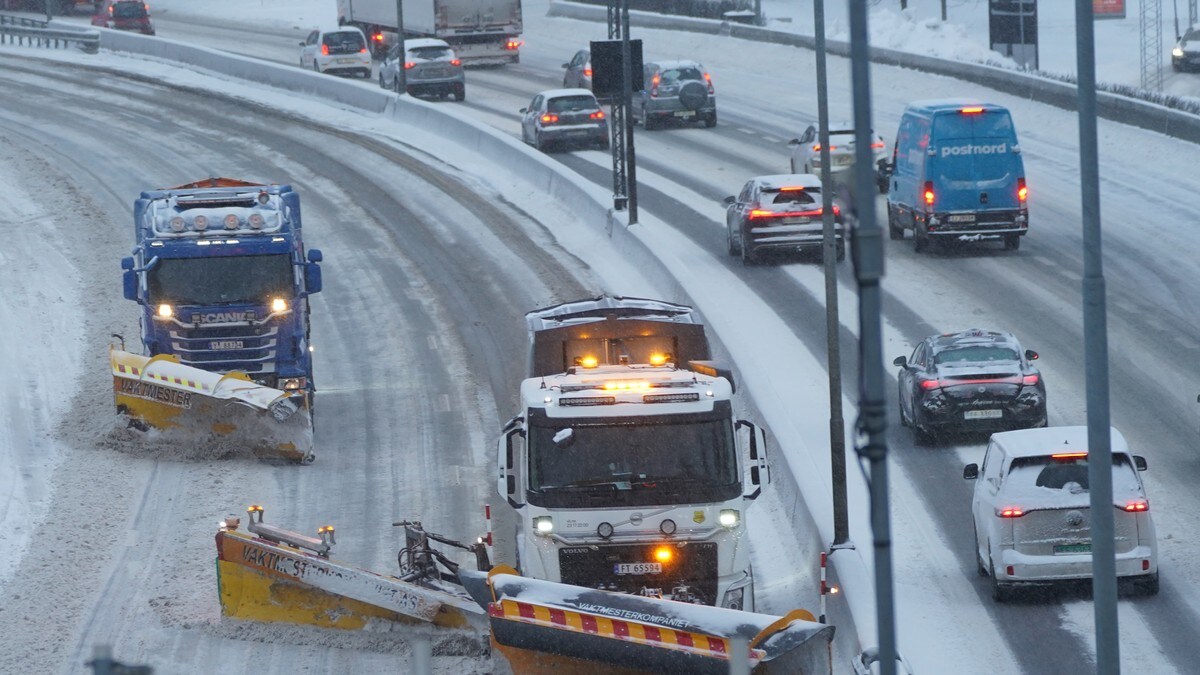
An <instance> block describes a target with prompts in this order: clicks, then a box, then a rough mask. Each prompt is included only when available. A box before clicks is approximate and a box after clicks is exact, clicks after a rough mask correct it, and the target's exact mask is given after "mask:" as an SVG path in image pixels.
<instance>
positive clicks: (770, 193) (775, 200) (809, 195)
mask: <svg viewBox="0 0 1200 675" xmlns="http://www.w3.org/2000/svg"><path fill="white" fill-rule="evenodd" d="M762 194H763V201H764V202H766V203H768V204H816V203H817V196H819V195H820V194H821V190H820V189H818V188H804V189H803V190H763V193H762Z"/></svg>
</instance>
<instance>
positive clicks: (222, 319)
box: [192, 311, 254, 323]
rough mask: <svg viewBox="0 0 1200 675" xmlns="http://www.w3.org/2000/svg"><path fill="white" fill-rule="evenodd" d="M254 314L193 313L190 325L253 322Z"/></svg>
mask: <svg viewBox="0 0 1200 675" xmlns="http://www.w3.org/2000/svg"><path fill="white" fill-rule="evenodd" d="M253 320H254V312H249V311H247V312H206V313H203V314H202V313H200V312H193V313H192V323H236V322H240V321H253Z"/></svg>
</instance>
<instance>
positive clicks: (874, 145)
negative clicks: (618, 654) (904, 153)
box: [871, 141, 884, 150]
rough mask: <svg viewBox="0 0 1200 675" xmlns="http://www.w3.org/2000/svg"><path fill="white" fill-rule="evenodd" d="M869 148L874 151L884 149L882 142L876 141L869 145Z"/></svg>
mask: <svg viewBox="0 0 1200 675" xmlns="http://www.w3.org/2000/svg"><path fill="white" fill-rule="evenodd" d="M871 147H872V148H874V149H876V150H882V149H883V148H884V145H883V141H876V142H874V143H872V144H871Z"/></svg>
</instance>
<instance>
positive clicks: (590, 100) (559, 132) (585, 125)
mask: <svg viewBox="0 0 1200 675" xmlns="http://www.w3.org/2000/svg"><path fill="white" fill-rule="evenodd" d="M520 112H521V115H522V117H521V140H523V141H525V142H526V143H529V144H530V145H532V146H533V147H535V148H537V149H538V150H545V149H546V148H547V147H548V146H550V145H556V146H560V145H586V146H591V147H595V148H600V149H602V150H607V149H608V147H609V143H608V118H607V116H606V115H605V114H604V110H603V109H602V108H601V107H600V103H599V102H598V101H596V97H595V96H594V95H593V94H592V92H590V91H588V90H587V89H551V90H549V91H543V92H541V93H540V94H538V95H537V96H534V97H533V100H532V101H530V102H529V107H526V108H521V111H520Z"/></svg>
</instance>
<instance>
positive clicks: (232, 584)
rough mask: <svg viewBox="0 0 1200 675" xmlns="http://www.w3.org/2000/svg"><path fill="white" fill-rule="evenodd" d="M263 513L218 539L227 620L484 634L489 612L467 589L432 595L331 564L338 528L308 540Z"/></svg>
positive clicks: (229, 526) (230, 522)
mask: <svg viewBox="0 0 1200 675" xmlns="http://www.w3.org/2000/svg"><path fill="white" fill-rule="evenodd" d="M255 509H257V513H258V514H259V516H258V517H259V520H258V521H257V522H256V521H255V520H254V517H255ZM261 513H262V509H258V507H251V513H250V518H251V522H250V524H249V527H250V529H251V531H250V532H243V531H240V530H239V529H238V527H239V525H240V519H231V518H227V519H226V520H225V521H224V523H223V526H222V527H221V528H220V529H219V530H218V532H217V537H216V543H217V587H218V594H219V596H220V600H221V612H222V614H224V615H225V616H230V617H235V618H239V619H251V620H254V621H265V622H283V623H295V624H308V625H313V626H321V627H324V628H342V629H348V630H358V629H362V628H365V627H367V626H368V625H370V624H373V623H377V622H381V621H383V622H399V623H415V624H431V625H434V626H440V627H444V628H464V629H473V630H474V632H475V633H476V634H478V633H481V632H482V631H483V630H484V628H485V626H486V619H485V617H484V613H483V610H481V609H480V608H479V606H478V605H477V604H475V603H474V602H472V601H471V599H470V598H469V597H467V596H466V595H465V593H462V592H461V589H459V590H460V592H459V593H453V592H451V591H449V590H440V589H436V588H427V587H424V586H419V585H417V584H414V583H409V582H406V581H404V580H402V579H398V578H396V577H392V576H387V575H382V574H376V573H374V572H369V571H367V570H364V569H361V568H358V567H355V566H353V565H349V564H346V563H343V562H339V561H337V560H333V559H330V558H329V557H328V554H329V548H330V546H331V545H332V543H333V528H322V533H321V537H320V538H314V537H308V536H305V535H302V534H299V533H296V532H290V531H288V530H284V529H282V528H276V527H273V526H269V525H263V524H262V521H261Z"/></svg>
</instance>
